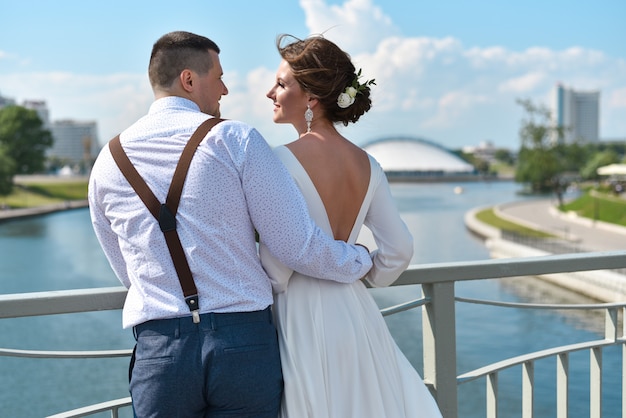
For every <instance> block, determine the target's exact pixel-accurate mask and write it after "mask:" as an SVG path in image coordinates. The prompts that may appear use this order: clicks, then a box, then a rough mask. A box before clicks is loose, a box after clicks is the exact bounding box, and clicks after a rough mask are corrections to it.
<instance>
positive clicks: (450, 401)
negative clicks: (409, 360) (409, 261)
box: [422, 282, 458, 418]
mask: <svg viewBox="0 0 626 418" xmlns="http://www.w3.org/2000/svg"><path fill="white" fill-rule="evenodd" d="M422 293H423V296H424V297H426V298H429V299H430V302H429V303H427V304H425V305H424V306H423V314H422V322H423V325H422V330H423V341H424V381H425V382H427V383H431V384H432V385H433V388H434V392H435V393H434V394H433V396H434V397H435V399H436V400H437V404H438V405H439V409H440V410H441V414H442V415H443V417H444V418H458V401H457V382H456V373H457V372H456V319H455V315H456V314H455V306H454V282H445V283H428V284H422Z"/></svg>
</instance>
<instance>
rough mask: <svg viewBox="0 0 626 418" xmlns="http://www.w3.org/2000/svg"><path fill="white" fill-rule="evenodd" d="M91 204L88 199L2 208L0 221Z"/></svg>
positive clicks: (84, 206)
mask: <svg viewBox="0 0 626 418" xmlns="http://www.w3.org/2000/svg"><path fill="white" fill-rule="evenodd" d="M87 206H89V204H88V202H87V200H68V201H65V202H61V203H51V204H48V205H43V206H36V207H31V208H18V209H0V222H2V221H5V220H9V219H21V218H28V217H31V216H41V215H47V214H49V213H54V212H60V211H62V210H70V209H80V208H86V207H87Z"/></svg>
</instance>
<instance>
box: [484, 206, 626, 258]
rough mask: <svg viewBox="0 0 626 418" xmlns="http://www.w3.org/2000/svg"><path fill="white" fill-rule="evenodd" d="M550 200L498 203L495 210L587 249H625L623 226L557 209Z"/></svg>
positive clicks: (624, 229) (625, 236) (625, 241)
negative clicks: (596, 220) (569, 213)
mask: <svg viewBox="0 0 626 418" xmlns="http://www.w3.org/2000/svg"><path fill="white" fill-rule="evenodd" d="M554 204H555V201H554V200H553V199H538V200H527V201H520V202H514V203H507V204H503V205H499V206H498V207H497V208H496V211H497V213H498V214H499V215H500V216H502V217H504V218H508V219H510V220H512V221H516V222H518V223H521V224H525V225H527V226H530V227H533V228H537V229H541V230H544V231H546V232H549V233H552V234H555V235H559V236H561V237H563V238H565V239H567V240H570V241H572V242H575V243H576V244H577V245H578V246H579V247H580V248H581V249H585V250H587V251H614V250H626V227H621V226H617V225H613V224H607V223H604V222H594V221H593V220H591V219H587V218H581V217H577V216H575V215H573V214H572V215H568V214H563V213H561V212H559V211H558V210H557V209H556V208H555V207H554Z"/></svg>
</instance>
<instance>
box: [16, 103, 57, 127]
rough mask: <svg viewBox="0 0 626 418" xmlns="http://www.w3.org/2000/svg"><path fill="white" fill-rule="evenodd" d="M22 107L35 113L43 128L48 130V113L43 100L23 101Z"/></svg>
mask: <svg viewBox="0 0 626 418" xmlns="http://www.w3.org/2000/svg"><path fill="white" fill-rule="evenodd" d="M22 106H23V107H25V108H26V109H31V110H34V111H35V112H37V115H38V116H39V119H41V122H43V127H44V128H45V129H50V112H49V111H48V105H46V102H45V100H24V102H23V103H22Z"/></svg>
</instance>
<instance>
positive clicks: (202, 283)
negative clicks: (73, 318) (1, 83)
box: [89, 32, 371, 418]
mask: <svg viewBox="0 0 626 418" xmlns="http://www.w3.org/2000/svg"><path fill="white" fill-rule="evenodd" d="M219 52H220V50H219V48H218V46H217V45H216V44H215V43H214V42H213V41H211V40H209V39H207V38H205V37H203V36H199V35H195V34H192V33H188V32H172V33H168V34H166V35H164V36H162V37H161V38H160V39H159V40H158V41H157V42H156V43H155V44H154V46H153V49H152V54H151V57H150V63H149V67H148V74H149V79H150V83H151V85H152V89H153V92H154V97H155V100H154V102H153V104H152V105H151V106H150V109H149V111H148V113H147V115H145V116H144V117H142V118H141V119H139V120H138V121H137V122H136V123H134V124H133V125H132V126H130V127H129V128H128V129H126V130H125V131H124V132H122V133H121V135H120V142H121V145H122V148H123V150H124V151H125V153H126V155H127V156H128V157H129V159H130V161H131V163H132V165H133V166H134V167H135V168H136V169H137V171H138V172H139V174H140V176H141V177H142V178H143V179H144V180H145V182H146V183H147V185H148V186H149V188H150V189H151V190H152V191H153V192H154V194H155V195H156V197H157V198H158V200H159V201H160V202H164V201H165V195H166V194H167V190H168V187H169V185H170V183H171V181H172V176H173V173H174V169H175V167H176V166H177V164H178V161H179V158H180V154H181V152H182V149H183V147H184V146H185V144H186V142H187V141H188V140H189V138H190V136H191V135H192V133H193V132H194V131H195V130H196V128H197V127H198V126H199V125H200V124H201V123H202V122H204V121H205V120H207V119H208V118H210V117H211V116H213V117H219V115H220V104H219V101H220V99H221V97H222V96H223V95H226V94H228V89H227V88H226V85H225V84H224V82H223V81H222V67H221V64H220V60H219ZM89 204H90V213H91V218H92V223H93V227H94V230H95V233H96V235H97V237H98V240H99V242H100V244H101V246H102V248H103V250H104V253H105V254H106V256H107V258H108V260H109V262H110V264H111V267H112V268H113V270H114V272H115V274H116V275H117V277H118V278H119V280H120V281H121V282H122V283H123V284H124V286H126V287H127V288H128V296H127V298H126V301H125V304H124V310H123V326H124V328H132V329H133V332H134V335H135V338H136V341H137V344H136V347H135V357H134V366H132V369H131V380H130V392H131V395H132V399H133V409H134V411H135V414H136V416H138V417H164V418H171V417H175V416H176V417H209V416H210V417H226V416H228V417H231V418H232V417H241V418H243V417H255V418H263V417H267V418H270V417H271V418H275V417H276V416H277V414H278V410H279V406H280V405H279V404H280V399H281V395H282V374H281V370H280V359H279V352H278V346H277V338H276V330H275V328H274V326H273V324H272V316H271V313H270V305H271V303H272V300H273V299H272V290H271V286H270V282H269V279H268V277H267V275H266V273H265V271H264V270H263V268H262V266H261V264H260V262H259V257H258V254H257V248H256V245H255V238H254V237H255V230H256V231H258V233H259V234H260V235H261V236H262V237H263V241H264V243H265V244H267V246H268V248H269V249H270V251H271V252H272V253H273V254H274V255H275V256H276V257H277V258H279V259H280V261H282V262H283V263H284V264H285V265H287V266H289V267H290V268H292V269H294V270H297V271H300V272H303V273H304V274H307V275H311V276H315V277H324V278H328V279H333V278H341V277H344V279H345V278H350V279H353V280H358V279H359V278H361V277H363V276H364V275H365V274H366V273H367V271H368V270H369V268H370V267H371V259H370V257H369V254H368V252H367V250H365V249H364V248H363V247H360V246H351V245H347V244H345V243H343V242H341V241H334V240H333V239H332V238H330V237H329V236H327V235H325V234H324V233H323V232H322V231H321V230H320V229H319V228H318V227H317V226H316V225H315V224H314V223H313V221H312V220H311V219H310V217H309V214H308V210H307V206H306V203H305V201H304V198H303V197H302V195H301V194H300V191H299V190H298V188H297V186H296V185H295V183H294V182H293V180H292V179H291V177H290V175H289V174H288V172H287V171H286V169H285V168H284V166H283V165H282V164H281V163H280V162H279V161H278V159H277V158H276V157H275V155H274V153H273V151H272V150H271V149H270V147H269V145H268V144H267V143H266V141H265V140H264V138H263V137H262V136H261V135H260V134H259V133H258V132H257V131H256V130H255V129H254V128H252V127H250V126H248V125H246V124H244V123H242V122H238V121H231V120H225V121H223V122H221V123H219V124H218V125H217V126H215V127H214V128H213V129H212V130H211V131H210V132H209V133H208V135H206V137H205V138H204V140H203V141H202V142H201V143H200V145H199V147H198V149H197V150H196V152H195V154H194V156H193V160H192V161H191V165H190V168H189V171H188V173H187V177H186V181H185V184H184V189H183V192H182V196H181V199H180V205H179V207H178V213H177V216H176V221H175V223H174V224H175V226H174V228H175V229H176V231H177V232H178V234H179V236H180V241H181V243H182V246H183V248H184V257H186V260H187V262H188V264H189V267H190V269H191V272H192V276H193V281H194V282H195V285H196V287H197V290H198V292H197V293H198V301H199V313H200V315H199V322H196V321H194V319H193V318H192V314H191V312H190V309H189V307H188V306H187V304H186V303H185V298H184V296H183V292H182V290H181V286H180V284H179V281H178V278H177V273H176V270H175V268H174V265H173V263H172V258H171V256H170V253H169V251H168V247H167V245H166V242H165V240H164V238H163V232H162V231H161V230H160V228H159V224H158V222H157V220H156V219H155V217H154V216H153V215H152V214H151V213H150V211H148V209H147V208H146V206H145V205H144V203H143V202H142V200H141V199H140V198H139V197H138V196H137V194H136V193H135V192H134V190H133V188H132V187H131V186H130V185H129V183H128V181H127V180H126V178H125V177H124V175H123V174H122V173H121V172H120V169H119V168H118V166H117V165H116V163H115V161H114V160H113V157H112V155H111V151H110V149H109V147H104V148H103V150H102V151H101V153H100V155H99V156H98V159H97V161H96V163H95V165H94V167H93V170H92V173H91V177H90V181H89ZM131 363H132V362H131Z"/></svg>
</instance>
